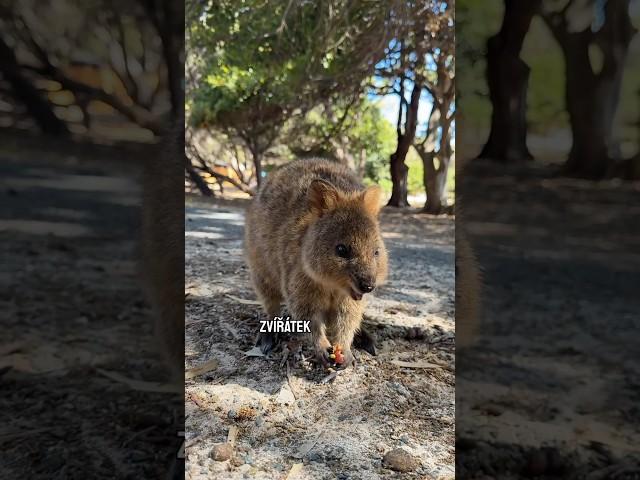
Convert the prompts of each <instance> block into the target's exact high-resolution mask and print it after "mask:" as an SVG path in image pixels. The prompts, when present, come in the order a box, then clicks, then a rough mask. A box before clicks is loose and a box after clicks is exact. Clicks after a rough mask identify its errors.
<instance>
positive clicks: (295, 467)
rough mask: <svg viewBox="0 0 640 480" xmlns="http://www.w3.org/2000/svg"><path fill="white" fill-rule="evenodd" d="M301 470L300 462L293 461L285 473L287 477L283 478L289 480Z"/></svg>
mask: <svg viewBox="0 0 640 480" xmlns="http://www.w3.org/2000/svg"><path fill="white" fill-rule="evenodd" d="M301 471H302V463H294V464H293V465H292V466H291V470H289V473H288V474H287V477H286V478H285V480H291V479H292V478H293V477H295V476H296V475H298V474H299V473H300V472H301Z"/></svg>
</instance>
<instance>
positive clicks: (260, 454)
mask: <svg viewBox="0 0 640 480" xmlns="http://www.w3.org/2000/svg"><path fill="white" fill-rule="evenodd" d="M244 207H245V203H244V202H238V201H230V202H223V201H204V200H196V199H195V198H193V197H188V199H187V210H186V228H185V230H186V247H185V249H186V257H185V264H186V279H185V286H186V293H187V299H186V300H187V304H186V366H187V369H189V368H193V367H196V366H199V365H203V364H206V362H213V363H217V368H214V369H213V370H212V371H210V372H208V373H205V374H203V375H200V376H196V377H194V378H192V379H190V380H187V385H186V439H187V440H186V446H187V460H186V470H187V478H191V479H197V478H211V477H218V478H231V479H234V478H255V479H283V478H309V479H325V478H326V479H335V478H340V479H347V478H352V479H378V478H453V475H454V396H455V395H454V388H455V381H454V368H455V365H454V282H455V274H454V247H453V243H454V241H453V240H454V228H453V219H452V218H434V217H427V216H424V215H416V214H411V213H409V212H402V211H401V212H397V211H396V212H391V211H386V210H385V211H384V212H383V213H382V218H381V223H382V229H383V233H384V238H385V242H386V245H387V248H388V250H389V252H390V262H391V263H390V265H391V266H390V276H389V280H388V282H387V285H385V286H383V287H382V288H380V289H379V290H377V291H376V293H375V294H374V296H373V298H372V299H371V300H370V302H369V305H368V307H367V310H366V314H365V322H366V325H367V326H368V328H369V330H370V331H372V332H373V333H374V335H375V336H376V338H377V340H376V345H377V348H378V355H377V356H375V357H374V356H371V355H369V354H367V353H365V352H360V351H358V352H356V355H357V356H358V359H359V363H358V366H357V368H356V369H355V370H347V371H344V372H341V373H340V374H339V375H338V376H337V378H336V379H335V380H334V381H333V382H329V383H326V384H323V383H321V380H322V379H323V378H324V377H325V376H326V372H323V371H322V370H320V369H319V367H315V366H312V365H310V363H309V362H308V361H307V360H306V359H308V358H309V357H310V356H311V351H310V346H309V345H308V343H307V342H306V341H303V342H302V343H301V344H300V343H299V342H296V339H294V338H291V342H289V343H288V347H290V353H288V354H285V353H283V351H278V352H276V354H274V355H273V356H272V358H256V357H247V356H245V355H244V354H243V352H246V351H248V350H250V349H251V348H252V346H253V342H254V340H255V337H256V333H257V330H258V318H260V315H261V312H260V307H259V306H257V305H252V304H245V303H240V302H239V301H237V300H235V299H233V298H230V297H229V295H231V296H233V297H237V298H241V299H254V298H255V295H254V293H253V291H252V289H251V286H250V284H249V281H248V272H247V269H246V267H245V264H244V261H243V257H242V232H243V223H244ZM395 360H401V361H407V362H412V363H417V362H429V363H430V364H431V366H430V368H426V369H417V368H403V367H399V366H397V365H395V364H393V363H391V362H392V361H395ZM216 361H217V362H216ZM234 427H235V428H237V429H238V434H237V440H236V442H235V449H234V454H233V457H232V458H231V459H230V460H225V461H216V460H214V459H213V458H212V449H213V448H214V445H215V444H218V443H220V442H224V441H225V440H226V439H227V436H228V434H229V431H230V430H233V429H234ZM396 448H403V449H404V451H405V452H407V453H409V454H411V455H413V456H415V457H416V458H418V459H419V465H417V466H414V467H413V468H411V469H410V470H411V471H409V472H407V473H403V474H401V473H398V472H396V471H393V470H390V469H388V468H385V465H383V462H382V460H383V456H384V455H385V453H387V452H389V451H390V450H393V449H396ZM296 464H301V466H300V467H301V469H300V471H299V473H298V474H297V475H292V476H290V477H287V475H288V474H289V473H290V472H291V469H292V467H293V470H294V472H295V471H296V470H297V469H298V468H300V467H294V465H296Z"/></svg>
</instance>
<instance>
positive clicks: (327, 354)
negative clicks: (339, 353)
mask: <svg viewBox="0 0 640 480" xmlns="http://www.w3.org/2000/svg"><path fill="white" fill-rule="evenodd" d="M315 352H316V361H317V362H318V364H320V365H322V367H324V368H327V367H330V366H331V364H332V363H333V360H332V358H331V346H329V347H321V346H316V348H315Z"/></svg>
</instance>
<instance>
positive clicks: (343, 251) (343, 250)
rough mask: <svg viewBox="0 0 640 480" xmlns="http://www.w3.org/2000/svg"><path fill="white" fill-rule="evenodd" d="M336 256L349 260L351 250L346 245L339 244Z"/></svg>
mask: <svg viewBox="0 0 640 480" xmlns="http://www.w3.org/2000/svg"><path fill="white" fill-rule="evenodd" d="M336 255H338V256H339V257H342V258H349V249H348V248H347V246H346V245H343V244H339V245H337V246H336Z"/></svg>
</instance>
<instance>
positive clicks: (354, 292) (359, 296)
mask: <svg viewBox="0 0 640 480" xmlns="http://www.w3.org/2000/svg"><path fill="white" fill-rule="evenodd" d="M349 293H350V294H351V298H353V299H354V300H356V301H358V300H362V295H364V294H363V293H360V292H359V291H358V290H356V289H355V288H353V287H351V289H350V290H349Z"/></svg>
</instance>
